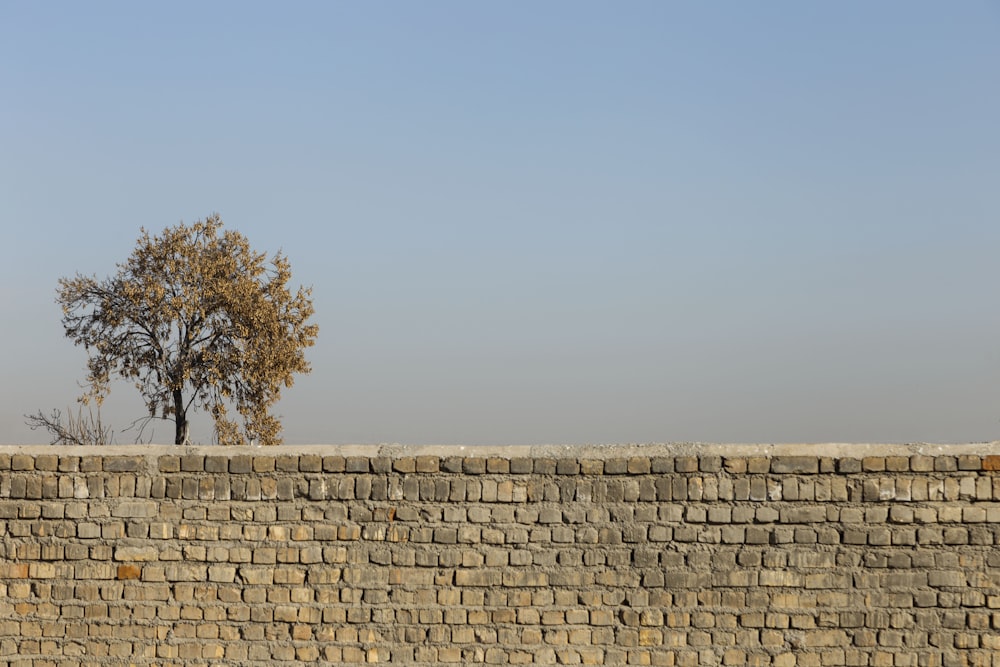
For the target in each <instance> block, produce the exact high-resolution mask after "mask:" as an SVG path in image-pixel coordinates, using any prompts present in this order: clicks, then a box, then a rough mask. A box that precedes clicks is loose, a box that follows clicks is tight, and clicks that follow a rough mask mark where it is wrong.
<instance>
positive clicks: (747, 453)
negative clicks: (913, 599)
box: [0, 440, 1000, 460]
mask: <svg viewBox="0 0 1000 667" xmlns="http://www.w3.org/2000/svg"><path fill="white" fill-rule="evenodd" d="M3 454H6V455H14V454H25V455H29V456H43V455H53V454H55V455H57V456H78V457H91V456H142V457H150V458H158V457H160V456H186V455H196V456H226V457H233V456H275V457H277V456H307V455H312V456H344V457H347V456H360V457H368V458H379V457H388V458H406V457H416V456H437V457H440V458H448V457H483V458H555V459H565V458H573V459H595V460H604V459H620V458H627V457H636V456H641V457H681V456H696V457H699V456H723V457H776V456H815V457H826V458H836V459H839V458H865V457H880V456H881V457H885V456H960V455H973V456H996V455H1000V441H996V440H995V441H992V442H979V443H962V444H959V443H953V444H935V443H922V442H921V443H908V444H878V443H779V444H764V443H758V444H746V443H734V444H720V443H702V442H672V443H650V444H637V443H627V444H603V445H594V444H586V445H405V444H395V443H394V444H388V443H383V444H368V445H279V446H276V447H260V446H255V447H221V446H212V445H197V446H187V445H185V446H180V445H109V446H103V447H77V446H62V445H0V455H3Z"/></svg>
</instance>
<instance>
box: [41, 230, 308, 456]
mask: <svg viewBox="0 0 1000 667" xmlns="http://www.w3.org/2000/svg"><path fill="white" fill-rule="evenodd" d="M290 278H291V269H290V266H289V263H288V260H287V258H285V257H284V256H283V255H282V254H281V253H277V254H275V255H274V256H273V257H272V258H271V259H270V260H268V259H267V256H266V255H265V254H264V253H257V252H254V251H253V250H252V249H251V248H250V244H249V243H248V241H247V239H246V237H244V236H243V235H242V234H240V233H239V232H236V231H232V230H223V229H222V220H221V219H220V217H219V216H218V215H217V214H215V215H212V216H209V217H208V218H206V219H205V220H200V221H198V222H195V223H194V224H192V225H185V224H183V223H182V224H179V225H177V226H174V227H168V228H167V229H165V230H164V231H163V232H162V234H160V235H159V236H152V235H150V233H149V232H148V231H146V230H145V229H142V230H141V236H140V238H139V240H138V242H137V244H136V248H135V250H134V251H133V252H132V255H131V256H130V257H129V258H128V260H127V261H125V262H124V263H122V264H119V265H118V272H117V273H116V274H115V275H114V276H111V277H110V278H107V279H105V280H101V281H99V280H97V279H96V278H95V277H87V276H82V275H80V274H77V275H76V276H75V277H74V278H72V279H68V278H62V279H60V281H59V289H58V298H57V301H58V303H59V304H60V305H61V306H62V309H63V327H64V328H65V332H66V336H67V337H69V338H71V339H73V341H74V342H75V343H76V344H77V345H83V346H84V348H86V350H87V351H88V353H89V359H88V362H87V367H88V371H89V372H88V377H87V381H88V384H89V386H88V388H87V390H86V393H85V394H84V396H83V397H82V399H83V400H84V401H85V402H86V401H88V400H91V399H93V400H95V401H96V402H97V403H98V405H99V404H100V403H101V401H102V400H103V399H104V397H105V396H106V395H107V393H108V391H109V390H110V382H111V380H112V379H113V378H116V377H119V378H123V379H126V380H129V381H132V382H134V383H135V386H136V388H137V389H138V390H139V391H140V393H141V394H142V397H143V400H144V401H145V403H146V407H147V408H148V409H149V414H150V415H151V416H159V417H162V418H164V419H173V421H174V422H175V442H176V443H177V444H182V443H185V442H187V437H188V418H187V415H188V411H189V410H190V409H192V408H197V409H203V410H207V411H209V412H210V413H211V415H212V418H213V419H214V422H215V430H216V437H217V438H218V441H219V442H220V443H222V444H246V443H248V442H251V441H254V440H256V441H257V442H259V443H260V444H278V443H279V442H280V441H281V439H280V437H279V433H280V430H281V424H280V423H279V421H278V420H277V419H276V418H275V417H274V416H273V415H271V414H270V407H271V406H272V405H273V404H274V403H275V401H277V400H278V398H280V393H281V388H282V387H290V386H292V383H293V374H295V373H308V372H309V371H310V366H309V363H308V362H307V361H306V359H305V355H304V350H305V348H307V347H309V346H311V345H312V344H313V342H314V341H315V338H316V334H317V333H318V327H317V326H316V325H315V324H309V323H308V320H309V318H310V316H311V315H312V314H313V306H312V300H311V295H312V292H311V290H310V289H307V288H302V287H300V288H299V289H298V290H297V291H295V292H294V293H293V292H291V291H290V290H289V288H288V286H287V284H288V281H289V279H290ZM230 408H232V409H235V411H236V412H237V413H239V415H240V416H241V417H242V422H243V423H242V426H241V425H240V424H238V423H236V422H235V421H233V420H232V419H231V418H230V417H229V409H230Z"/></svg>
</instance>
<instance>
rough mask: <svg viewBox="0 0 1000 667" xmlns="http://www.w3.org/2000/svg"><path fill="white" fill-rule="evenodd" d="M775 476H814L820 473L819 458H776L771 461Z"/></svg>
mask: <svg viewBox="0 0 1000 667" xmlns="http://www.w3.org/2000/svg"><path fill="white" fill-rule="evenodd" d="M771 472H772V473H775V474H813V473H818V472H819V458H817V457H815V456H776V457H774V459H772V460H771Z"/></svg>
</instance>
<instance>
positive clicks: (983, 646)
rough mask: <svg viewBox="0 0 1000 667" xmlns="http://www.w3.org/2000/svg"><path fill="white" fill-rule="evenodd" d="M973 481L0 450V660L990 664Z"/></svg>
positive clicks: (350, 450)
mask: <svg viewBox="0 0 1000 667" xmlns="http://www.w3.org/2000/svg"><path fill="white" fill-rule="evenodd" d="M997 469H1000V444H997V443H993V444H990V445H962V446H944V447H931V446H912V447H904V446H862V445H854V446H761V447H752V446H719V445H712V446H709V445H664V446H647V447H603V448H601V447H534V448H516V447H514V448H475V447H465V448H462V447H438V448H407V447H381V448H380V447H280V448H274V449H259V448H254V449H225V448H212V447H206V448H180V447H145V448H140V447H131V448H125V447H115V448H93V449H77V448H54V447H52V448H50V447H0V535H2V547H0V666H2V665H24V666H28V665H31V666H33V667H41V666H48V665H53V666H55V665H72V666H81V665H125V664H136V665H154V664H155V665H169V664H185V665H197V664H205V665H208V664H212V665H222V664H232V665H265V664H267V665H270V664H283V663H299V662H323V663H346V664H362V663H389V664H395V665H437V664H468V663H486V664H584V665H626V664H629V665H719V664H721V665H775V666H781V667H788V666H792V665H801V666H808V665H816V666H820V665H822V666H826V665H911V666H935V665H945V666H951V665H993V666H996V665H1000V549H998V543H1000V475H998V474H997V472H996V470H997Z"/></svg>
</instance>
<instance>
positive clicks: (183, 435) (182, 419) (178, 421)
mask: <svg viewBox="0 0 1000 667" xmlns="http://www.w3.org/2000/svg"><path fill="white" fill-rule="evenodd" d="M174 425H175V426H176V429H175V432H174V444H175V445H187V444H190V443H189V442H188V423H187V415H186V414H185V413H184V394H183V393H182V392H181V390H180V389H174Z"/></svg>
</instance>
